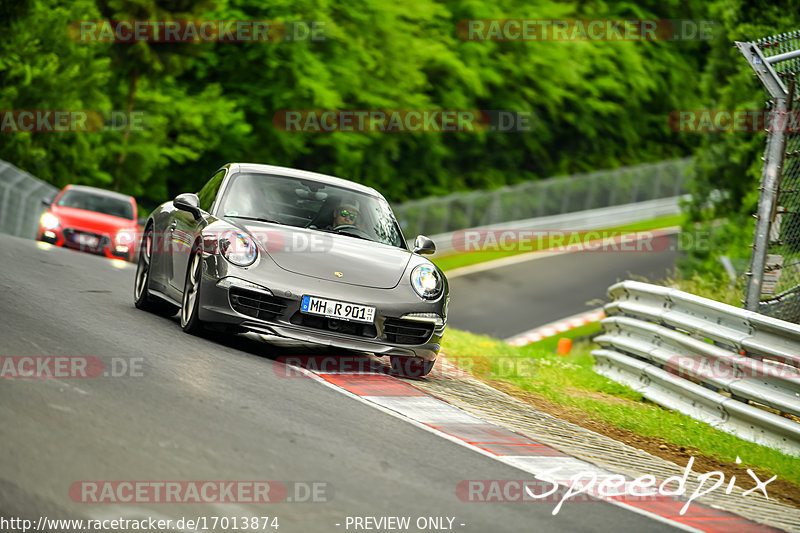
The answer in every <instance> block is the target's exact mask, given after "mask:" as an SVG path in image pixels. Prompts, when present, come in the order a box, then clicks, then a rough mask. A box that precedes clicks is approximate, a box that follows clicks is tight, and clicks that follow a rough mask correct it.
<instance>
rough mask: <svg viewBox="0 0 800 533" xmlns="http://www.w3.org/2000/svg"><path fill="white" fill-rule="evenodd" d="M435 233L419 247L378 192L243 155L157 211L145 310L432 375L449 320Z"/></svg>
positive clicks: (140, 300) (144, 275)
mask: <svg viewBox="0 0 800 533" xmlns="http://www.w3.org/2000/svg"><path fill="white" fill-rule="evenodd" d="M434 251H435V246H434V244H433V241H431V240H430V239H429V238H427V237H424V236H422V235H420V236H418V237H417V238H416V239H415V241H414V244H413V246H409V245H408V244H407V243H406V241H405V239H404V237H403V234H402V232H401V230H400V227H399V225H398V224H397V221H396V220H395V217H394V215H393V213H392V211H391V209H390V207H389V204H388V202H387V201H386V200H385V199H384V198H383V196H381V195H380V194H379V193H378V192H377V191H375V190H374V189H372V188H369V187H365V186H362V185H359V184H357V183H353V182H350V181H347V180H343V179H339V178H334V177H330V176H325V175H322V174H316V173H313V172H305V171H301V170H294V169H289V168H282V167H274V166H267V165H254V164H243V163H231V164H228V165H225V166H224V167H223V168H221V169H220V170H219V171H218V172H217V173H216V174H214V176H213V177H212V178H211V179H210V180H209V181H208V183H206V184H205V186H204V187H203V188H202V189H201V190H200V191H199V192H198V193H197V194H194V193H184V194H180V195H178V196H177V197H175V199H174V200H173V201H171V202H166V203H164V204H162V205H161V206H159V207H158V208H156V210H155V211H153V213H152V214H151V215H150V216H149V217H148V219H147V223H146V225H145V230H144V233H143V236H142V241H141V247H140V253H139V262H138V266H137V269H136V278H135V286H134V299H135V304H136V307H138V308H139V309H145V310H149V311H153V312H156V313H160V314H164V315H168V316H171V315H174V314H175V313H176V312H178V311H180V318H181V326H182V327H183V329H184V331H186V332H189V333H196V332H198V331H199V330H200V329H202V328H203V327H206V326H208V327H211V328H214V329H223V330H228V331H232V332H241V331H252V332H257V333H263V334H267V335H277V336H280V337H287V338H291V339H296V340H299V341H305V342H311V343H318V344H325V345H330V346H336V347H341V348H346V349H351V350H358V351H364V352H371V353H374V354H376V355H389V356H391V364H392V368H393V369H394V371H396V372H398V373H401V374H404V375H413V376H422V375H425V374H427V373H428V372H430V370H431V368H432V367H433V364H434V361H435V360H436V356H437V354H438V352H439V345H440V341H441V338H442V335H443V334H444V330H445V325H446V323H447V306H448V302H449V296H448V286H447V280H446V278H445V276H444V274H442V272H441V271H440V270H439V269H438V268H437V267H436V266H435V265H434V264H433V263H431V262H430V261H429V260H427V259H426V258H424V257H422V255H424V254H431V253H433V252H434Z"/></svg>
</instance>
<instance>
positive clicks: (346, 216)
mask: <svg viewBox="0 0 800 533" xmlns="http://www.w3.org/2000/svg"><path fill="white" fill-rule="evenodd" d="M359 209H360V205H359V203H358V200H342V202H341V203H340V204H339V207H337V208H336V209H334V210H333V221H332V223H331V225H330V226H328V227H327V228H325V229H336V228H338V227H340V226H354V225H355V224H356V222H357V220H358V215H359Z"/></svg>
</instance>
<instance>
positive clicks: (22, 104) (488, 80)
mask: <svg viewBox="0 0 800 533" xmlns="http://www.w3.org/2000/svg"><path fill="white" fill-rule="evenodd" d="M0 5H2V7H0V30H2V32H3V38H2V41H0V109H5V110H21V109H62V110H63V109H66V110H74V109H90V110H99V111H101V112H103V114H104V115H105V116H109V115H110V114H111V112H112V111H118V112H119V111H125V112H139V113H142V114H143V116H144V125H145V128H144V129H143V130H142V131H138V130H136V129H134V130H133V131H129V130H128V128H124V127H122V128H112V129H110V130H105V131H97V132H91V133H50V132H42V133H0V159H4V160H7V161H10V162H12V163H14V164H16V165H18V166H20V167H22V168H24V169H26V170H28V171H30V172H32V173H33V174H35V175H37V176H39V177H41V178H43V179H45V180H47V181H50V182H52V183H54V184H56V185H63V184H66V183H70V182H78V183H89V184H96V185H99V186H104V187H109V188H113V189H118V190H121V191H125V192H128V193H132V194H134V195H137V196H138V197H139V198H140V199H141V200H142V201H144V202H145V203H150V204H152V203H156V202H160V201H163V200H164V199H165V198H167V197H168V195H170V194H174V193H177V192H179V191H182V190H196V189H197V188H198V187H199V185H200V184H201V183H202V182H203V181H204V180H205V179H207V178H208V177H209V176H210V175H211V173H212V172H213V171H214V169H215V168H217V167H218V166H219V165H221V164H223V163H225V162H227V161H235V160H246V161H254V162H263V163H272V164H278V165H286V166H295V167H298V168H304V169H310V170H317V171H322V172H327V173H332V174H336V175H341V176H343V177H347V178H350V179H354V180H357V181H360V182H362V183H366V184H370V185H373V186H375V187H377V188H379V189H380V190H381V191H383V192H384V193H385V194H386V195H387V196H388V197H389V198H390V200H392V201H401V200H404V199H407V198H412V197H422V196H427V195H432V194H444V193H448V192H451V191H453V190H464V189H469V188H483V187H493V186H499V185H503V184H507V183H515V182H519V181H523V180H528V179H536V178H540V177H546V176H550V175H554V174H564V173H572V172H578V171H584V170H591V169H597V168H613V167H617V166H620V165H624V164H635V163H638V162H644V161H657V160H661V159H665V158H671V157H675V156H679V155H685V154H686V153H687V152H688V151H689V149H690V147H691V145H693V144H694V143H695V140H694V139H691V138H676V137H675V135H674V134H672V133H671V132H670V131H669V129H668V128H667V127H666V121H665V117H666V115H667V114H668V113H669V112H670V111H671V110H673V109H685V108H691V107H692V106H693V104H694V102H696V101H697V97H698V91H697V87H698V86H699V83H700V76H699V75H698V72H699V70H700V69H701V67H702V65H703V64H704V62H705V59H704V55H705V53H706V50H707V48H708V43H705V42H698V41H693V42H689V41H687V42H604V41H592V42H559V41H548V42H535V41H533V42H532V41H527V42H487V41H482V42H469V41H464V40H461V39H460V38H459V36H458V35H457V34H456V31H455V28H456V24H457V23H458V21H460V20H463V19H471V18H506V17H518V18H538V19H544V18H581V17H584V18H588V17H592V18H648V17H649V18H703V17H704V16H705V9H706V8H705V7H704V3H703V2H701V1H695V2H690V1H678V0H668V1H661V2H656V1H649V2H644V3H640V4H639V5H638V6H637V5H634V4H633V3H630V2H625V1H605V2H604V1H596V2H584V1H579V0H575V1H572V2H566V3H562V2H555V1H554V0H534V1H527V2H520V1H518V0H501V1H499V2H491V3H490V2H473V1H471V0H449V1H444V2H436V1H432V0H409V1H408V2H404V3H387V2H382V1H378V0H358V1H356V2H348V3H345V4H339V3H328V2H324V1H319V2H318V1H311V0H298V1H292V2H288V1H285V0H273V1H271V2H264V1H261V0H207V1H204V2H191V1H189V0H2V3H0ZM104 19H111V20H131V19H138V20H181V19H184V20H197V19H206V20H208V19H221V20H235V19H265V20H284V21H318V22H322V23H324V35H325V36H326V39H325V40H323V41H311V40H304V41H294V42H292V41H288V40H283V41H279V42H272V43H270V42H266V43H265V42H240V43H225V42H217V43H177V44H176V43H155V42H137V43H135V44H128V43H88V42H80V41H79V40H74V39H73V38H71V36H70V34H69V33H68V31H67V27H68V25H69V23H70V22H72V21H79V20H104ZM287 109H288V110H291V109H300V110H303V109H340V110H341V109H355V110H359V109H386V110H403V109H424V110H430V109H445V110H446V109H467V110H480V109H486V110H492V109H494V110H502V109H505V110H514V111H526V112H530V113H532V116H533V129H532V131H529V132H524V133H492V132H482V133H430V132H425V133H392V134H385V133H349V132H339V133H297V132H282V131H279V130H278V129H277V128H275V126H274V125H273V123H272V119H273V116H274V115H275V113H276V112H278V111H280V110H287Z"/></svg>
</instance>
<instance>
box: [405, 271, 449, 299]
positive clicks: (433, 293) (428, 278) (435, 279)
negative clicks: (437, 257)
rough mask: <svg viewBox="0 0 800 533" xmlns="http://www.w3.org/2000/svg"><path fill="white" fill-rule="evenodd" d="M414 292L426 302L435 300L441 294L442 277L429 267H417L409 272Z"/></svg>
mask: <svg viewBox="0 0 800 533" xmlns="http://www.w3.org/2000/svg"><path fill="white" fill-rule="evenodd" d="M411 286H412V287H414V292H416V293H417V294H419V295H420V296H421V297H423V298H425V299H426V300H435V299H436V298H438V297H439V295H440V294H441V293H442V277H441V276H440V275H439V272H438V271H437V270H436V269H435V268H434V267H433V266H431V265H418V266H417V267H415V268H414V270H412V271H411Z"/></svg>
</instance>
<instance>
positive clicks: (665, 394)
mask: <svg viewBox="0 0 800 533" xmlns="http://www.w3.org/2000/svg"><path fill="white" fill-rule="evenodd" d="M608 293H609V296H610V297H611V299H612V302H611V303H609V304H608V305H606V307H605V314H606V316H607V318H606V319H604V320H603V321H602V322H601V324H602V325H603V334H602V335H600V336H599V337H597V338H596V339H595V342H597V343H598V344H599V345H600V346H601V348H600V349H597V350H594V351H593V352H592V354H593V355H594V357H595V359H596V361H597V362H596V365H595V369H596V370H597V372H599V373H600V374H602V375H604V376H606V377H608V378H610V379H613V380H614V381H618V382H620V383H624V384H626V385H628V386H630V387H632V388H634V389H636V390H637V391H639V392H641V393H642V394H643V395H644V396H645V397H646V398H648V399H650V400H652V401H654V402H656V403H659V404H661V405H663V406H664V407H667V408H670V409H675V410H677V411H680V412H681V413H684V414H686V415H689V416H691V417H693V418H695V419H697V420H702V421H704V422H707V423H709V424H711V425H712V426H714V427H717V428H718V429H721V430H723V431H726V432H728V433H732V434H734V435H737V436H739V437H741V438H743V439H746V440H749V441H752V442H756V443H759V444H764V445H766V446H770V447H773V448H777V449H780V450H782V451H784V452H786V453H789V454H792V455H798V456H800V422H797V421H796V420H797V417H800V325H797V324H792V323H789V322H784V321H782V320H778V319H775V318H770V317H766V316H763V315H759V314H757V313H754V312H751V311H745V310H743V309H739V308H737V307H733V306H730V305H727V304H722V303H719V302H715V301H713V300H709V299H707V298H701V297H699V296H695V295H692V294H688V293H685V292H682V291H679V290H677V289H671V288H669V287H661V286H657V285H650V284H647V283H640V282H636V281H625V282H622V283H618V284H616V285H613V286H612V287H611V288H610V289H609V291H608Z"/></svg>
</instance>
